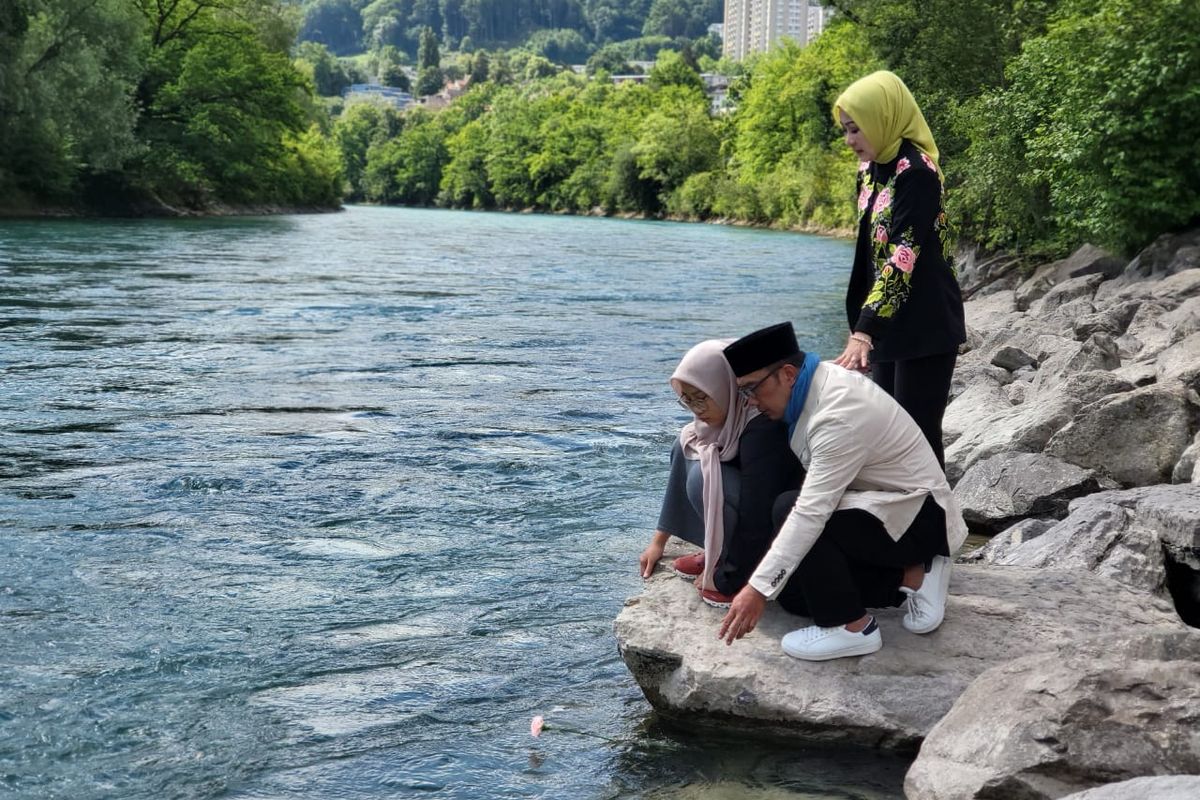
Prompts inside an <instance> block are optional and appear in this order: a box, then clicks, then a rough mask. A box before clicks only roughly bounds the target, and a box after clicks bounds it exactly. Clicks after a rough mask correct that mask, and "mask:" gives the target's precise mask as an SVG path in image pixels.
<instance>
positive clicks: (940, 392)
mask: <svg viewBox="0 0 1200 800" xmlns="http://www.w3.org/2000/svg"><path fill="white" fill-rule="evenodd" d="M957 360H958V351H956V350H952V351H951V352H949V353H939V354H937V355H932V356H924V357H923V358H909V359H905V360H903V361H881V362H876V363H874V364H872V365H871V378H872V379H873V380H874V381H875V383H877V384H879V385H880V386H881V387H882V388H883V390H884V391H885V392H887V393H888V394H890V395H891V396H892V397H894V398H896V402H897V403H899V404H900V407H901V408H903V409H904V410H905V411H907V412H908V414H909V416H911V417H912V418H913V420H915V421H916V423H917V426H918V427H919V428H920V429H921V433H923V434H925V438H926V439H927V440H928V441H929V446H930V447H932V448H933V454H934V455H935V456H937V460H938V463H939V464H941V465H942V468H943V469H945V468H946V454H945V452H944V449H943V447H942V417H943V416H944V415H945V413H946V400H947V398H948V397H949V396H950V378H951V377H953V375H954V362H955V361H957Z"/></svg>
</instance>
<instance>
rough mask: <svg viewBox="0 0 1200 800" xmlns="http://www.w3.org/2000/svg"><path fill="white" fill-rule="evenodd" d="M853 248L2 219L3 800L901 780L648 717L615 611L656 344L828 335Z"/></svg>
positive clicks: (664, 793)
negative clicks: (784, 326)
mask: <svg viewBox="0 0 1200 800" xmlns="http://www.w3.org/2000/svg"><path fill="white" fill-rule="evenodd" d="M850 250H851V247H850V245H849V244H848V243H846V242H842V241H837V240H833V239H824V238H818V237H808V236H801V235H795V234H786V233H777V232H769V231H759V230H746V229H737V228H725V227H716V226H704V225H680V224H671V223H652V222H629V221H618V220H604V219H586V218H568V217H547V216H521V215H501V214H476V213H465V212H443V211H426V210H405V209H384V208H351V209H349V210H347V211H346V212H344V213H340V214H331V215H317V216H288V217H276V218H255V219H216V220H213V219H206V220H183V221H9V222H3V223H0V376H2V378H0V380H2V386H3V389H2V391H0V798H7V797H13V798H69V799H70V800H91V799H93V798H121V799H122V800H124V799H127V798H229V799H231V800H233V799H237V800H250V799H251V798H254V799H262V800H266V799H267V798H349V799H354V800H357V799H358V798H407V797H422V798H525V797H546V798H588V799H590V798H627V797H628V798H633V797H639V798H641V797H646V798H681V799H682V798H695V799H696V800H701V799H702V798H703V799H705V800H713V799H714V798H890V797H898V796H900V784H901V781H902V778H903V772H904V769H905V766H906V765H905V763H904V762H903V761H902V760H900V759H898V758H894V757H890V756H885V755H881V754H875V753H870V752H847V751H826V750H821V749H818V748H810V747H801V746H794V745H793V746H788V745H785V744H780V743H778V742H775V743H772V742H770V741H759V740H755V739H753V738H748V737H747V736H745V735H744V734H732V733H723V732H721V731H714V730H708V729H704V728H696V727H693V726H679V725H673V724H669V723H667V722H666V721H664V720H662V719H660V718H658V717H657V716H656V715H655V714H654V712H653V711H652V709H651V708H650V706H649V705H648V704H647V703H646V701H645V699H644V698H643V697H642V695H641V692H640V691H639V690H638V688H637V686H636V684H635V683H634V682H633V680H632V678H631V677H630V676H629V674H628V672H627V671H626V669H625V667H624V665H623V663H622V662H621V660H620V658H619V656H618V654H617V651H616V645H615V641H614V639H613V635H612V621H613V618H614V617H615V616H616V614H617V613H618V611H619V610H620V609H621V606H622V604H623V602H624V600H625V598H627V597H629V596H631V595H634V594H636V593H637V592H638V591H639V583H640V579H639V578H638V577H637V575H636V563H637V555H638V553H639V552H640V550H641V548H642V547H643V546H644V543H645V541H646V539H647V537H648V535H649V533H650V531H651V528H652V526H653V523H654V520H655V518H656V515H657V511H658V503H659V501H660V493H661V491H662V486H663V482H664V480H665V474H666V464H667V456H668V451H669V448H670V444H671V441H672V438H673V437H674V436H675V434H676V431H677V430H678V427H679V425H680V424H681V423H682V422H684V421H685V417H684V415H683V413H682V411H681V410H680V409H679V408H678V407H677V406H676V405H675V403H674V401H673V396H672V394H671V392H670V389H669V387H668V385H667V376H668V375H669V374H670V372H671V370H672V368H673V367H674V365H675V363H676V361H677V360H678V358H679V357H680V356H681V355H682V353H683V352H684V350H686V349H687V348H688V347H689V346H690V345H692V344H693V343H695V342H696V341H699V340H700V339H703V338H708V337H714V336H727V335H738V334H741V333H745V332H748V331H750V330H752V329H754V328H756V327H759V326H761V325H765V324H769V323H772V322H776V321H779V320H783V319H791V320H793V321H794V322H795V323H796V326H797V330H798V332H799V334H800V336H801V338H802V340H803V343H805V344H808V345H809V346H811V347H812V348H813V349H815V350H816V351H817V352H819V353H820V354H821V355H822V356H824V357H830V356H832V355H835V354H836V349H837V346H838V344H840V342H841V331H842V329H843V325H844V321H843V319H844V317H843V313H844V312H843V311H842V294H843V291H844V286H845V281H846V278H847V275H848V272H849V264H850V257H851V253H850ZM713 615H714V617H713V622H714V625H715V624H716V621H717V620H718V619H719V612H716V611H713ZM534 714H544V715H545V716H546V717H547V719H548V721H549V722H550V724H551V726H552V727H551V729H550V730H549V731H547V732H546V733H545V734H544V735H543V736H542V737H540V738H538V739H533V738H532V737H531V736H530V734H529V720H530V718H531V717H532V716H533V715H534ZM555 724H558V725H561V726H566V727H572V728H576V729H578V730H580V731H584V732H585V733H587V734H592V735H580V734H574V733H568V732H566V731H565V730H562V729H561V728H560V729H557V730H556V729H555V728H554V727H553V726H554V725H555Z"/></svg>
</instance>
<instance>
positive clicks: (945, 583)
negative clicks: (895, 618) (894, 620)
mask: <svg viewBox="0 0 1200 800" xmlns="http://www.w3.org/2000/svg"><path fill="white" fill-rule="evenodd" d="M949 589H950V559H949V558H947V557H946V556H934V557H933V566H932V567H930V568H929V572H926V573H925V580H923V581H922V582H921V588H919V589H910V588H908V587H907V586H901V587H900V591H902V592H904V593H905V594H906V595H908V599H907V600H905V601H904V607H905V612H904V619H903V620H902V621H901V623H900V624H902V625H903V626H904V629H905V630H908V631H912V632H913V633H930V632H932V631H935V630H937V627H938V626H939V625H941V624H942V618H943V617H945V615H946V594H947V593H948V591H949Z"/></svg>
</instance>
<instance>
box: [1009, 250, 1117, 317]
mask: <svg viewBox="0 0 1200 800" xmlns="http://www.w3.org/2000/svg"><path fill="white" fill-rule="evenodd" d="M1123 269H1125V262H1124V261H1123V260H1122V259H1119V258H1117V257H1116V256H1113V255H1112V254H1111V253H1107V252H1105V251H1104V250H1101V249H1100V248H1098V247H1095V246H1093V245H1090V244H1085V245H1084V246H1083V247H1081V248H1079V249H1078V250H1076V251H1075V252H1074V253H1072V254H1071V255H1070V256H1068V257H1067V258H1064V259H1062V260H1061V261H1055V262H1052V263H1050V264H1044V265H1042V266H1040V267H1038V268H1037V269H1036V270H1034V272H1033V274H1032V275H1030V276H1029V277H1028V278H1027V279H1025V281H1023V282H1022V283H1021V284H1020V285H1019V286H1018V287H1017V289H1016V293H1015V300H1016V302H1017V307H1018V308H1019V309H1021V310H1022V311H1024V310H1025V309H1027V308H1029V306H1030V304H1032V303H1033V302H1034V301H1035V300H1038V299H1039V298H1041V297H1043V296H1045V295H1046V294H1047V293H1048V292H1049V291H1050V290H1051V289H1053V288H1054V287H1055V286H1056V285H1058V284H1061V283H1063V282H1065V281H1068V280H1070V279H1072V278H1078V277H1080V276H1084V275H1092V274H1095V275H1098V276H1099V277H1100V279H1101V280H1107V279H1109V278H1113V277H1116V276H1117V275H1119V274H1121V272H1122V270H1123Z"/></svg>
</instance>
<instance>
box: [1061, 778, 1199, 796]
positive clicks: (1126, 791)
mask: <svg viewBox="0 0 1200 800" xmlns="http://www.w3.org/2000/svg"><path fill="white" fill-rule="evenodd" d="M1197 797H1200V775H1149V776H1147V777H1144V778H1132V779H1130V780H1127V781H1121V782H1120V783H1106V784H1104V785H1103V786H1097V787H1096V788H1095V789H1085V790H1083V791H1082V792H1076V793H1075V794H1069V795H1067V796H1066V797H1064V798H1062V800H1196V798H1197Z"/></svg>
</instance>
